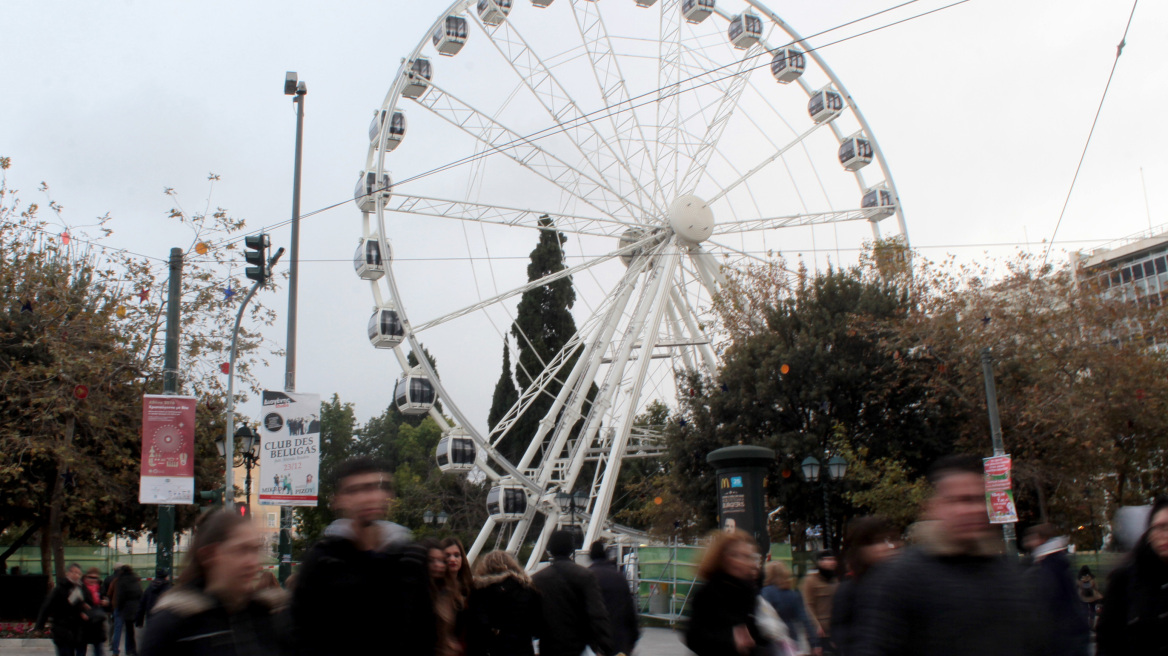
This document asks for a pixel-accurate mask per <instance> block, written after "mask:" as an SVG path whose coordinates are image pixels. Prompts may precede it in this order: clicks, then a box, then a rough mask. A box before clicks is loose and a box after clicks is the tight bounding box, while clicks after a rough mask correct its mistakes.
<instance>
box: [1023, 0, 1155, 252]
mask: <svg viewBox="0 0 1168 656" xmlns="http://www.w3.org/2000/svg"><path fill="white" fill-rule="evenodd" d="M1138 4H1140V0H1135V1H1134V2H1132V8H1131V13H1130V14H1128V17H1127V26H1126V27H1124V28H1123V38H1122V39H1120V40H1119V45H1118V46H1116V48H1115V61H1113V62H1111V73H1109V74H1108V75H1107V85H1106V86H1104V87H1103V97H1102V98H1100V99H1099V107H1097V108H1096V109H1095V118H1094V119H1093V120H1092V121H1091V131H1090V132H1088V133H1087V143H1085V144H1083V152H1082V153H1080V154H1079V163H1078V165H1076V166H1075V177H1073V178H1071V187H1070V188H1069V189H1067V197H1066V198H1065V199H1063V209H1062V210H1061V211H1060V212H1059V217H1058V221H1057V222H1055V224H1054V232H1052V233H1051V235H1050V242H1049V243H1050V244H1051V245H1053V244H1054V238H1055V236H1056V235H1057V234H1058V231H1059V226H1061V225H1062V224H1063V217H1064V216H1065V215H1066V213H1067V205H1069V204H1070V202H1071V192H1073V191H1074V190H1075V183H1076V182H1078V181H1079V172H1080V171H1082V170H1083V160H1084V159H1086V157H1087V148H1089V147H1090V146H1091V137H1093V136H1095V126H1096V125H1098V123H1099V114H1100V113H1101V112H1102V111H1103V101H1105V100H1107V91H1108V90H1109V89H1111V79H1112V78H1114V77H1115V69H1116V67H1117V66H1119V56H1120V55H1122V54H1123V47H1124V46H1125V45H1127V32H1128V30H1130V29H1131V24H1132V18H1134V17H1135V15H1136V5H1138ZM1049 256H1050V246H1047V248H1046V251H1045V252H1044V253H1043V254H1042V265H1043V266H1046V259H1047V257H1049Z"/></svg>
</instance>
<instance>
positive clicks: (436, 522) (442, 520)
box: [422, 510, 450, 526]
mask: <svg viewBox="0 0 1168 656" xmlns="http://www.w3.org/2000/svg"><path fill="white" fill-rule="evenodd" d="M449 520H450V515H447V514H446V512H445V511H443V512H439V513H437V514H435V513H434V511H433V510H427V511H426V512H424V513H422V521H423V522H425V523H426V524H427V525H429V526H445V525H446V522H447V521H449Z"/></svg>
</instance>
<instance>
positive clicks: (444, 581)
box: [419, 539, 463, 656]
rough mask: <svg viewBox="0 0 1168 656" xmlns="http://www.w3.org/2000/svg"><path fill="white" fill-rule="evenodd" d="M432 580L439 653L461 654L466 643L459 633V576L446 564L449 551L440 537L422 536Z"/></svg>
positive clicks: (447, 654)
mask: <svg viewBox="0 0 1168 656" xmlns="http://www.w3.org/2000/svg"><path fill="white" fill-rule="evenodd" d="M419 544H421V545H422V548H424V549H425V550H426V566H427V573H428V574H429V580H430V602H431V604H432V605H433V609H434V624H435V637H436V640H437V643H436V644H437V649H435V651H434V653H435V654H436V656H461V654H462V653H463V649H462V644H461V643H460V642H459V640H458V637H457V635H456V634H455V629H456V623H457V620H458V612H459V610H460V609H461V607H462V605H463V599H462V594H461V592H460V591H459V589H458V585H457V583H456V579H455V578H454V576H453V574H452V572H451V571H450V569H449V568H448V567H447V565H446V552H445V551H444V550H443V549H442V543H441V542H439V541H437V540H429V539H428V540H422V541H421V542H420V543H419Z"/></svg>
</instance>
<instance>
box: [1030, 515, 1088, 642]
mask: <svg viewBox="0 0 1168 656" xmlns="http://www.w3.org/2000/svg"><path fill="white" fill-rule="evenodd" d="M1027 536H1028V537H1032V538H1033V541H1034V542H1035V543H1036V546H1035V547H1034V548H1033V549H1031V550H1030V558H1031V561H1032V563H1033V564H1032V565H1031V566H1030V568H1029V569H1028V570H1027V572H1026V576H1027V578H1028V579H1029V583H1030V585H1031V587H1032V588H1033V589H1034V591H1035V594H1036V595H1037V597H1038V601H1039V603H1041V604H1042V605H1043V608H1044V610H1045V612H1046V616H1047V618H1048V619H1049V620H1050V621H1051V622H1052V624H1051V626H1050V627H1049V628H1050V637H1051V644H1050V651H1049V652H1048V653H1049V654H1050V656H1087V653H1088V646H1089V643H1090V639H1091V636H1090V630H1089V629H1088V627H1087V607H1086V606H1085V605H1083V602H1082V601H1080V600H1079V590H1078V586H1077V584H1076V581H1075V578H1074V574H1073V573H1072V572H1071V559H1070V558H1067V539H1066V538H1065V537H1063V536H1061V535H1059V531H1058V529H1056V528H1055V527H1054V526H1053V525H1051V524H1039V525H1038V526H1034V527H1032V528H1031V529H1030V531H1028V532H1027Z"/></svg>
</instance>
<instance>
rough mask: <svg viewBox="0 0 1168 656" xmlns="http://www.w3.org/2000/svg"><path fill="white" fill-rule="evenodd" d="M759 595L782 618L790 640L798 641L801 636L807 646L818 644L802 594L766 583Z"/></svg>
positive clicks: (816, 645)
mask: <svg viewBox="0 0 1168 656" xmlns="http://www.w3.org/2000/svg"><path fill="white" fill-rule="evenodd" d="M759 596H761V597H762V598H763V599H766V600H767V602H768V603H769V604H770V605H771V607H772V608H774V609H775V612H776V613H778V614H779V618H780V619H781V620H783V623H784V624H786V625H787V629H788V630H789V631H790V632H791V639H792V640H794V641H795V642H799V637H800V636H802V637H803V638H805V639H806V640H807V644H808V646H810V647H818V646H819V636H817V635H816V634H815V626H814V625H813V624H812V623H811V618H810V617H808V616H807V607H806V606H804V605H803V595H801V594H799V591H798V590H780V589H779V588H777V587H775V586H773V585H768V586H766V587H764V588H763V589H762V592H759Z"/></svg>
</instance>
